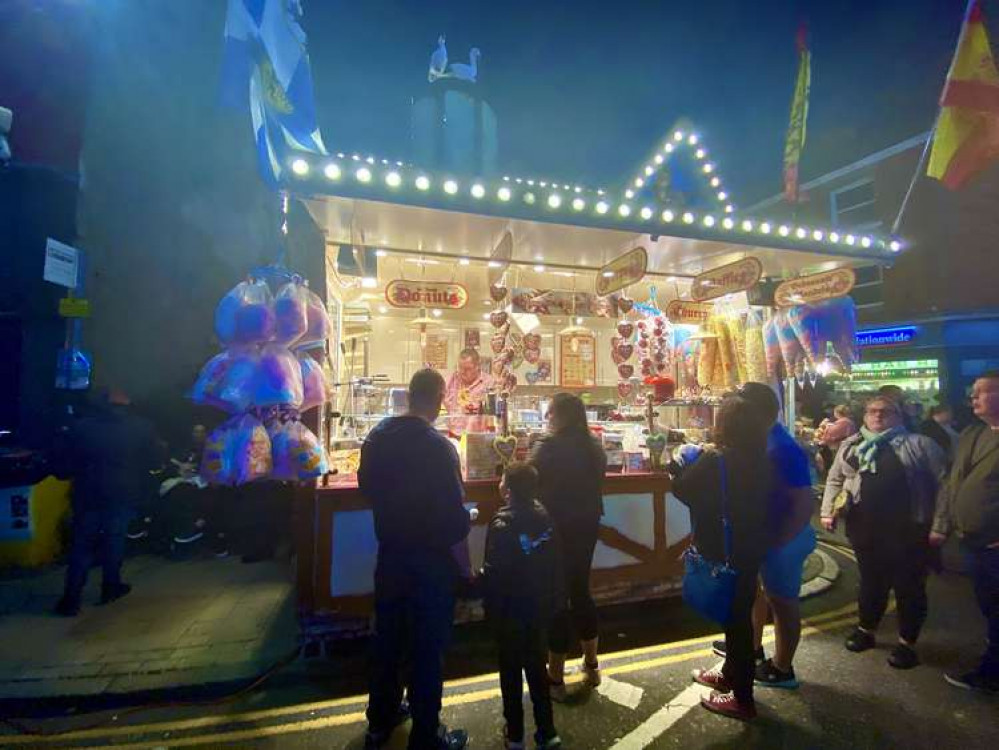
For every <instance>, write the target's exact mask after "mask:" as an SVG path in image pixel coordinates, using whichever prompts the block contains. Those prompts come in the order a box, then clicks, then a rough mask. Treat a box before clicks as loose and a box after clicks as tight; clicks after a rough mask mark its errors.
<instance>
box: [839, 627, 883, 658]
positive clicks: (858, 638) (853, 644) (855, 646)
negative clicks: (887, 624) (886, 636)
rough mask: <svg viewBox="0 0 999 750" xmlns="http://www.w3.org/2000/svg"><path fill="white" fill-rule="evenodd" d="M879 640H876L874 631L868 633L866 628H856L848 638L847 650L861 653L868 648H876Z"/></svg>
mask: <svg viewBox="0 0 999 750" xmlns="http://www.w3.org/2000/svg"><path fill="white" fill-rule="evenodd" d="M876 643H877V641H875V640H874V633H868V632H867V631H866V630H861V629H860V628H856V629H854V631H853V632H852V633H850V636H849V637H848V638H847V639H846V644H844V645H845V646H846V650H847V651H852V652H853V653H855V654H859V653H860V652H861V651H867V650H868V649H872V648H874V646H875V644H876Z"/></svg>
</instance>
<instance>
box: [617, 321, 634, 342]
mask: <svg viewBox="0 0 999 750" xmlns="http://www.w3.org/2000/svg"><path fill="white" fill-rule="evenodd" d="M617 332H618V333H619V334H621V337H622V338H624V339H630V338H631V334H633V333H634V332H635V324H634V323H628V322H627V321H624V320H622V321H621V322H620V323H618V324H617Z"/></svg>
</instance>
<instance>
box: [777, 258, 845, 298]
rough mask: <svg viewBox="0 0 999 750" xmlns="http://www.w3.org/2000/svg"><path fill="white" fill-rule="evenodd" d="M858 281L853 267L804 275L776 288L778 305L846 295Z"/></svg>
mask: <svg viewBox="0 0 999 750" xmlns="http://www.w3.org/2000/svg"><path fill="white" fill-rule="evenodd" d="M856 283H857V274H856V273H854V271H853V269H852V268H837V269H836V270H835V271H826V272H825V273H817V274H814V275H812V276H802V277H800V278H797V279H790V280H788V281H785V282H784V283H782V284H781V285H780V286H778V287H777V289H776V290H774V302H775V303H776V305H777V307H794V306H795V305H814V304H815V303H816V302H822V301H823V300H827V299H835V298H836V297H845V296H846V295H847V294H849V293H850V290H851V289H853V285H854V284H856Z"/></svg>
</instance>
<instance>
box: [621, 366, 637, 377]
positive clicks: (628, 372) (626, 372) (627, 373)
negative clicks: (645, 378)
mask: <svg viewBox="0 0 999 750" xmlns="http://www.w3.org/2000/svg"><path fill="white" fill-rule="evenodd" d="M617 374H618V375H620V376H621V377H622V378H624V379H625V380H627V379H628V378H630V377H631V376H632V375H634V374H635V367H634V365H618V366H617Z"/></svg>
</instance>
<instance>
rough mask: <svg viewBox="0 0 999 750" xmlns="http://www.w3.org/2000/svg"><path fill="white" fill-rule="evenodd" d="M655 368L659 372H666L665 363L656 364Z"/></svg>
mask: <svg viewBox="0 0 999 750" xmlns="http://www.w3.org/2000/svg"><path fill="white" fill-rule="evenodd" d="M656 369H657V370H658V371H659V372H666V370H667V367H666V365H665V364H661V365H656Z"/></svg>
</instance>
